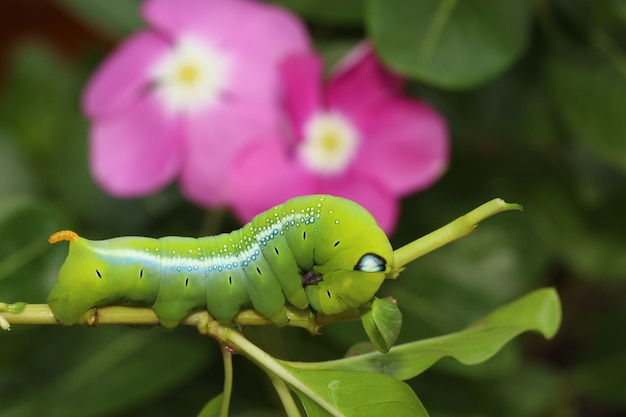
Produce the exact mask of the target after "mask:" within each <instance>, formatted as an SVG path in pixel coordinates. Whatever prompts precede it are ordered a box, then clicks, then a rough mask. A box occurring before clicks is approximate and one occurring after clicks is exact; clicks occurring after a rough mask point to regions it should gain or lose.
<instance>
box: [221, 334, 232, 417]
mask: <svg viewBox="0 0 626 417" xmlns="http://www.w3.org/2000/svg"><path fill="white" fill-rule="evenodd" d="M220 350H221V351H222V359H223V360H224V397H223V398H222V408H221V409H220V417H228V409H229V407H230V397H231V395H232V392H233V355H232V352H231V351H230V348H229V347H228V346H226V345H225V344H223V343H220Z"/></svg>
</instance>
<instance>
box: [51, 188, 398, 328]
mask: <svg viewBox="0 0 626 417" xmlns="http://www.w3.org/2000/svg"><path fill="white" fill-rule="evenodd" d="M64 240H67V241H69V242H70V248H69V254H68V257H67V259H66V260H65V262H64V263H63V265H62V266H61V269H60V271H59V276H58V279H57V282H56V283H55V285H54V286H53V288H52V290H51V292H50V295H49V297H48V304H49V305H50V308H51V310H52V312H53V313H54V315H55V317H56V318H57V320H59V321H60V322H61V323H63V324H67V325H69V324H73V323H75V322H76V321H77V320H78V319H79V317H80V316H81V315H82V314H83V313H85V312H86V311H88V310H89V309H91V308H92V307H98V306H104V305H110V304H119V303H125V304H137V305H144V306H150V307H151V308H152V309H153V310H154V312H155V313H156V314H157V316H158V317H159V319H160V321H161V324H162V325H163V326H165V327H168V328H172V327H175V326H176V325H178V323H179V322H180V320H181V319H182V318H184V317H185V316H186V315H187V314H189V313H190V312H191V311H192V310H194V309H197V308H206V309H207V310H208V311H209V313H210V314H211V315H212V316H213V317H215V318H216V319H217V320H220V321H225V322H226V321H231V320H232V319H233V318H234V317H235V315H236V314H237V313H238V312H239V311H240V310H241V309H242V308H243V307H249V306H251V307H253V308H254V309H255V310H256V311H257V312H258V313H260V314H262V315H263V316H265V317H267V318H269V319H270V320H271V321H272V322H274V323H276V324H277V325H284V324H286V323H287V321H288V318H287V312H286V309H285V304H286V301H288V302H289V303H290V304H292V305H293V306H295V307H297V308H302V309H303V308H307V307H311V308H313V310H315V311H318V312H321V313H324V314H337V313H341V312H343V311H346V310H349V309H352V308H356V307H359V306H361V305H363V304H364V303H366V302H367V301H369V300H370V299H371V298H372V297H373V296H374V294H375V293H376V292H377V291H378V289H379V287H380V286H381V285H382V282H383V280H384V279H385V277H386V276H387V274H388V273H389V272H390V269H391V263H392V262H393V249H392V247H391V244H390V243H389V240H388V238H387V236H386V235H385V233H384V232H383V230H382V229H380V227H378V224H377V223H376V220H375V219H374V218H373V217H372V215H371V214H370V213H369V212H368V211H367V210H365V209H364V208H363V207H361V206H360V205H358V204H356V203H354V202H352V201H350V200H346V199H343V198H339V197H333V196H329V195H312V196H306V197H298V198H294V199H292V200H289V201H287V202H286V203H284V204H282V205H278V206H276V207H274V208H273V209H270V210H268V211H266V212H264V213H261V214H259V215H258V216H256V217H255V218H254V219H252V221H251V222H250V223H248V224H247V225H245V226H244V227H242V228H241V229H239V230H235V231H233V232H231V233H225V234H221V235H217V236H209V237H202V238H198V239H195V238H189V237H174V236H170V237H163V238H161V239H152V238H146V237H119V238H114V239H108V240H100V241H92V240H88V239H85V238H82V237H79V236H78V235H77V234H76V233H74V232H72V231H69V230H63V231H60V232H57V233H55V234H53V235H52V236H51V237H50V239H49V241H50V243H56V242H59V241H64ZM285 300H286V301H285Z"/></svg>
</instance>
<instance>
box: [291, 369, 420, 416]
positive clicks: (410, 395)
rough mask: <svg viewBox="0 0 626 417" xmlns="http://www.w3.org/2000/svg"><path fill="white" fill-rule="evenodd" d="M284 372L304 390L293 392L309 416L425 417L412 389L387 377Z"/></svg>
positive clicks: (313, 371) (362, 373)
mask: <svg viewBox="0 0 626 417" xmlns="http://www.w3.org/2000/svg"><path fill="white" fill-rule="evenodd" d="M286 369H287V370H288V371H289V372H290V373H291V374H292V375H293V376H295V377H296V378H297V379H298V380H300V381H301V382H302V383H303V384H304V385H305V386H306V388H307V392H303V391H300V390H297V389H296V390H295V391H296V395H297V396H298V398H299V399H300V401H302V404H303V405H304V408H305V409H306V412H307V415H308V416H309V417H322V416H324V417H326V416H346V417H347V416H354V417H356V416H358V417H367V416H372V417H379V416H382V415H392V416H397V417H404V416H406V417H409V416H410V417H419V416H428V413H427V412H426V410H425V409H424V406H423V405H422V403H421V402H420V400H419V399H418V398H417V396H416V395H415V393H414V392H413V390H412V389H411V388H410V387H409V386H408V385H406V384H405V383H403V382H402V381H398V380H397V379H394V378H391V377H388V376H387V375H382V374H377V373H368V372H351V371H321V370H302V369H296V368H291V367H286Z"/></svg>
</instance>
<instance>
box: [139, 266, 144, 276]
mask: <svg viewBox="0 0 626 417" xmlns="http://www.w3.org/2000/svg"><path fill="white" fill-rule="evenodd" d="M141 278H143V268H141V270H140V271H139V279H141Z"/></svg>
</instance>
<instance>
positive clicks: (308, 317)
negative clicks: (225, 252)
mask: <svg viewBox="0 0 626 417" xmlns="http://www.w3.org/2000/svg"><path fill="white" fill-rule="evenodd" d="M16 304H17V303H16ZM16 304H6V303H1V302H0V324H2V322H3V320H4V322H6V323H7V324H6V325H5V326H0V327H3V328H6V329H7V330H8V325H13V324H39V325H43V324H48V325H50V324H59V322H58V321H57V320H56V318H55V317H54V315H53V314H52V311H50V307H48V305H47V304H27V305H26V306H25V307H23V309H21V308H20V310H21V312H15V311H12V310H16V309H15V308H12V306H14V305H16ZM20 307H22V306H20ZM287 316H288V317H289V323H287V326H291V327H301V328H303V329H306V330H308V331H309V333H311V334H312V335H316V334H319V332H320V329H321V328H322V326H325V325H327V324H330V323H335V322H343V321H351V320H358V319H359V317H360V316H359V311H358V309H354V310H350V311H347V312H345V313H341V314H335V315H332V316H326V315H324V314H317V315H315V316H313V315H312V314H311V312H310V311H309V310H300V309H297V308H294V307H287ZM200 320H206V311H205V310H198V311H196V312H193V313H191V314H189V315H188V316H187V317H185V318H184V319H183V320H182V321H181V323H180V324H182V325H187V326H197V325H198V323H199V321H200ZM233 323H235V324H238V325H241V326H273V325H274V323H272V321H271V320H269V319H267V318H265V317H264V316H262V315H260V314H259V313H257V312H256V311H254V310H252V309H244V310H241V311H240V312H239V314H237V315H236V316H235V318H234V320H233ZM76 324H77V325H83V326H100V325H105V324H127V325H134V326H146V325H148V326H149V325H154V326H156V325H159V324H160V321H159V318H158V317H157V315H156V314H155V313H154V311H152V310H151V309H150V308H147V307H131V306H107V307H97V308H92V309H91V310H89V311H87V312H86V313H85V314H83V315H82V316H81V317H80V318H79V319H78V321H77V322H76Z"/></svg>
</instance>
